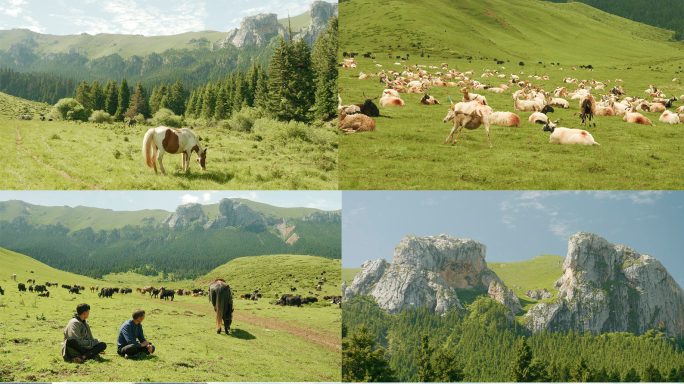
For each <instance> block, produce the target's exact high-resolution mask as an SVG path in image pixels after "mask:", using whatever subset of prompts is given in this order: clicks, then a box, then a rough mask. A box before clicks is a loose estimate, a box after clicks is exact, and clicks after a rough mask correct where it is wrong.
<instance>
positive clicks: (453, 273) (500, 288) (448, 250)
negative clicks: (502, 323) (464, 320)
mask: <svg viewBox="0 0 684 384" xmlns="http://www.w3.org/2000/svg"><path fill="white" fill-rule="evenodd" d="M486 249H487V247H486V246H485V245H484V244H480V243H478V242H476V241H473V240H470V239H456V238H453V237H451V236H449V235H440V236H424V237H418V236H405V237H404V238H403V239H402V240H401V243H400V244H399V245H398V246H397V247H396V248H395V249H394V260H393V263H391V264H390V263H388V262H387V261H386V260H385V259H380V260H377V261H370V260H368V261H366V262H365V263H363V265H362V266H361V271H360V272H359V273H358V274H357V275H356V277H355V278H354V281H353V282H352V285H351V286H350V287H347V289H346V290H345V292H344V298H345V300H348V299H350V298H352V297H354V296H356V295H371V296H373V297H374V298H375V301H376V302H377V303H378V305H379V306H380V307H381V308H383V309H384V310H386V311H387V312H389V313H397V312H400V311H401V310H402V309H404V308H407V307H422V306H423V305H426V306H427V307H428V308H429V309H431V310H433V311H435V312H438V313H442V314H443V313H446V312H447V311H448V310H449V309H451V308H453V307H457V308H461V303H460V301H459V299H458V296H457V293H456V289H469V290H471V289H472V290H480V291H485V292H487V293H488V294H489V296H490V297H492V298H494V299H496V300H498V301H499V302H501V303H502V304H503V305H505V306H507V307H508V308H509V309H511V312H512V314H515V313H517V312H518V311H519V310H520V302H519V300H518V297H517V296H516V295H515V294H514V293H513V291H512V290H509V289H508V288H506V285H505V284H504V283H503V281H501V279H499V277H498V276H497V275H496V274H495V273H494V272H492V271H491V270H489V269H488V268H487V264H486V263H485V261H484V259H485V252H486Z"/></svg>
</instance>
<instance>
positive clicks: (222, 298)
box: [209, 279, 233, 334]
mask: <svg viewBox="0 0 684 384" xmlns="http://www.w3.org/2000/svg"><path fill="white" fill-rule="evenodd" d="M209 301H210V302H211V304H212V305H213V306H214V311H216V329H217V331H216V333H219V334H220V333H221V326H222V325H223V326H225V328H226V334H227V333H228V330H229V329H230V323H232V322H233V294H232V292H231V291H230V287H229V286H228V284H226V281H225V280H223V279H216V280H214V281H212V282H211V283H210V284H209ZM222 323H223V324H222Z"/></svg>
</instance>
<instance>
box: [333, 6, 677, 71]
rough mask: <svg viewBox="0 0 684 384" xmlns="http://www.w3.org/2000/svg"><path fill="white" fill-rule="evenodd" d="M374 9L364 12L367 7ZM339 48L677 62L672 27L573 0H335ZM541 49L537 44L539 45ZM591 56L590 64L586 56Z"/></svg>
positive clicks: (577, 60) (556, 59)
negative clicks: (424, 0) (426, 0)
mask: <svg viewBox="0 0 684 384" xmlns="http://www.w3.org/2000/svg"><path fill="white" fill-rule="evenodd" d="M371 7H372V8H373V9H374V10H375V11H374V12H368V9H369V8H371ZM340 18H341V19H342V20H345V22H344V23H343V24H341V25H340V40H339V48H340V52H345V51H354V52H366V51H372V52H376V53H377V54H378V57H380V56H381V55H382V56H386V55H387V52H388V51H392V52H393V54H394V55H402V56H403V55H405V53H406V52H410V53H411V55H412V56H413V57H417V56H419V55H420V53H421V52H425V55H428V54H430V55H432V56H439V57H440V58H441V57H449V58H454V57H456V56H464V57H465V56H473V57H478V58H479V57H488V58H490V59H493V58H497V59H499V60H508V59H510V60H511V62H513V61H515V62H516V63H517V62H518V61H520V59H522V60H526V59H527V60H534V61H535V62H537V61H543V62H547V61H553V62H560V63H562V64H563V65H570V64H572V65H578V64H593V65H594V66H596V64H598V63H611V64H618V63H620V64H632V65H643V64H647V63H651V62H654V61H663V60H666V59H670V60H681V59H682V58H683V57H684V50H683V48H682V45H681V43H674V42H668V41H667V40H668V39H669V38H670V37H671V36H672V32H671V31H667V30H664V29H660V28H655V27H651V26H648V25H645V24H641V23H636V22H633V21H630V20H627V19H624V18H621V17H618V16H614V15H611V14H608V13H605V12H602V11H600V10H597V9H595V8H592V7H589V6H587V5H585V4H582V3H579V2H572V3H566V4H556V3H549V2H542V1H538V0H511V1H507V0H489V1H486V2H476V1H475V2H474V1H468V0H455V1H452V0H437V1H432V2H430V3H429V4H423V3H421V2H417V1H414V0H380V1H373V2H371V1H369V0H350V1H346V2H343V3H340ZM540 48H541V49H540ZM586 60H591V62H586Z"/></svg>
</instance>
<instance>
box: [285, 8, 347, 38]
mask: <svg viewBox="0 0 684 384" xmlns="http://www.w3.org/2000/svg"><path fill="white" fill-rule="evenodd" d="M333 16H337V3H328V2H325V1H314V2H313V3H311V5H309V26H308V27H306V28H304V29H303V30H302V32H301V33H299V34H298V35H296V36H295V37H294V40H300V39H304V41H306V42H307V43H309V44H310V45H313V44H314V43H315V42H316V39H318V35H319V34H321V33H322V32H324V31H325V28H326V27H327V26H328V20H330V18H332V17H333Z"/></svg>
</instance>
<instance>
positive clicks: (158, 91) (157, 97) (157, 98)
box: [150, 84, 167, 115]
mask: <svg viewBox="0 0 684 384" xmlns="http://www.w3.org/2000/svg"><path fill="white" fill-rule="evenodd" d="M166 94H167V88H166V84H161V85H159V86H158V87H154V89H153V90H152V94H151V95H150V114H152V115H154V114H155V113H157V111H159V108H160V107H159V104H161V101H162V99H163V98H164V96H166Z"/></svg>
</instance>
